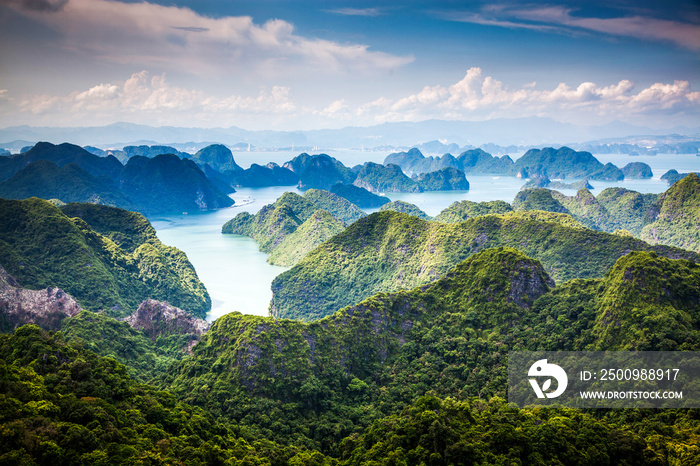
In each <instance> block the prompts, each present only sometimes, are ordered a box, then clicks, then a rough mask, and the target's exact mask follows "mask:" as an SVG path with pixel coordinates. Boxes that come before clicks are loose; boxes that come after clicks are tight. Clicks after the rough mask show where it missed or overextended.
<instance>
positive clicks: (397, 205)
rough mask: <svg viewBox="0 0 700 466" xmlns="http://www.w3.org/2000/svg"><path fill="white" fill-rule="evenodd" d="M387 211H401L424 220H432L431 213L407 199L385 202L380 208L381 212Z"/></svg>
mask: <svg viewBox="0 0 700 466" xmlns="http://www.w3.org/2000/svg"><path fill="white" fill-rule="evenodd" d="M385 211H391V212H401V213H404V214H407V215H412V216H414V217H418V218H422V219H423V220H430V215H428V214H426V213H425V212H423V211H422V210H421V209H420V208H419V207H418V206H417V205H415V204H411V203H410V202H406V201H394V202H390V203H389V204H384V205H383V206H382V207H381V208H380V209H379V212H385Z"/></svg>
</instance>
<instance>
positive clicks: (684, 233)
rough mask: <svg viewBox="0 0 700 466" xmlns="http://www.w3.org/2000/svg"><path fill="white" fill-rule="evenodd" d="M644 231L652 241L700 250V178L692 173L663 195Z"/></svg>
mask: <svg viewBox="0 0 700 466" xmlns="http://www.w3.org/2000/svg"><path fill="white" fill-rule="evenodd" d="M650 216H651V218H650V219H649V220H651V222H650V223H649V224H647V225H646V226H645V227H644V228H643V229H642V232H641V238H642V239H644V240H645V241H648V242H650V243H653V244H656V243H660V244H668V245H671V246H677V247H679V248H683V249H688V250H690V251H696V252H700V177H698V175H697V174H695V173H689V174H688V175H687V176H686V177H684V178H682V179H680V180H679V181H677V182H676V183H675V184H674V185H673V186H671V187H670V188H669V189H668V190H667V191H666V192H664V193H663V194H661V195H660V196H659V198H658V201H657V202H656V204H655V205H654V206H653V207H652V209H651V212H650Z"/></svg>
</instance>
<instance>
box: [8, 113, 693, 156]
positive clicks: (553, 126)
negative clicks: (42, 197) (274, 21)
mask: <svg viewBox="0 0 700 466" xmlns="http://www.w3.org/2000/svg"><path fill="white" fill-rule="evenodd" d="M670 134H677V135H684V136H686V137H687V136H693V137H697V138H700V127H694V128H688V127H678V128H672V129H664V130H657V129H652V128H649V127H644V126H634V125H630V124H627V123H622V122H612V123H608V124H605V125H600V126H583V125H575V124H572V123H562V122H559V121H556V120H553V119H551V118H540V117H529V118H511V119H508V118H499V119H492V120H486V121H446V120H427V121H422V122H400V123H384V124H381V125H376V126H368V127H346V128H342V129H324V130H311V131H249V130H245V129H242V128H238V127H235V126H232V127H229V128H184V127H174V126H161V127H153V126H144V125H136V124H131V123H114V124H111V125H107V126H94V127H33V126H14V127H8V128H4V129H0V148H5V149H11V150H12V151H13V152H16V151H19V149H21V148H22V147H24V146H27V145H33V144H34V143H36V142H38V141H49V142H53V143H62V142H71V143H73V144H79V145H87V144H90V145H94V146H98V147H103V148H106V147H123V146H125V145H143V144H149V145H153V144H171V145H175V146H176V147H177V148H178V149H179V150H189V151H192V152H194V151H197V150H199V149H201V148H202V147H205V146H206V145H209V144H211V143H214V142H218V143H222V144H226V145H229V146H238V147H239V148H241V149H246V148H247V147H248V145H249V144H250V146H251V147H256V148H276V149H283V148H289V149H291V148H294V149H295V150H310V149H313V148H315V147H318V148H319V149H333V148H358V149H360V148H378V147H384V146H386V147H388V148H395V147H400V146H416V145H420V144H426V143H433V144H432V145H434V146H437V147H436V149H435V150H436V151H440V150H441V149H442V148H441V147H439V146H440V144H435V142H439V141H444V142H446V143H448V144H457V145H459V146H462V147H464V146H470V145H471V146H480V145H484V144H488V143H496V144H500V145H504V146H508V145H515V146H532V145H563V144H568V145H572V144H579V143H583V142H586V141H603V140H605V141H608V142H607V143H608V144H609V143H610V142H615V143H617V144H619V143H620V140H621V139H620V138H627V137H631V136H635V137H636V139H637V140H639V141H644V140H646V139H649V137H652V136H662V135H670ZM640 135H646V136H644V137H642V136H640ZM452 151H453V152H455V151H454V150H452ZM491 152H495V151H491Z"/></svg>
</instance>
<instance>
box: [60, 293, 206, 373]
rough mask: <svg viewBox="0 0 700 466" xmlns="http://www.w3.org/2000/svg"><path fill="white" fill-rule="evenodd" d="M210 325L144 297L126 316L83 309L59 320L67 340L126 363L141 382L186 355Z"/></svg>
mask: <svg viewBox="0 0 700 466" xmlns="http://www.w3.org/2000/svg"><path fill="white" fill-rule="evenodd" d="M208 328H209V324H208V323H207V322H206V321H204V320H202V319H199V318H197V317H194V316H192V315H191V314H188V313H186V312H185V311H183V310H182V309H178V308H176V307H173V306H170V305H169V304H167V303H162V302H159V301H154V300H151V299H147V300H145V301H144V302H142V303H141V305H140V306H139V308H138V309H137V310H136V311H135V312H134V313H133V314H131V315H130V316H128V317H127V318H126V319H123V320H117V319H114V318H112V317H108V316H106V315H104V314H97V313H94V312H88V311H83V312H81V313H80V314H78V315H74V316H72V317H71V318H69V319H65V320H63V322H62V326H60V327H59V329H60V330H61V331H62V332H63V334H64V335H65V337H66V339H67V340H68V341H69V342H73V343H74V344H80V345H83V346H84V347H85V348H87V349H89V350H90V351H94V352H95V353H97V354H99V355H100V356H105V357H110V358H114V359H116V360H117V361H119V362H120V363H122V364H125V365H126V366H127V369H128V371H129V374H130V375H131V376H132V377H134V378H135V379H137V380H140V381H141V382H152V381H155V380H156V379H157V377H158V376H160V375H161V374H163V373H164V372H165V371H166V369H167V367H168V366H169V365H170V364H172V363H173V362H175V361H178V360H180V359H182V358H183V357H185V356H186V355H188V354H189V353H190V350H191V349H192V347H193V346H194V345H195V344H196V343H197V342H198V341H199V339H200V337H201V336H202V334H203V333H204V332H205V331H206V330H207V329H208Z"/></svg>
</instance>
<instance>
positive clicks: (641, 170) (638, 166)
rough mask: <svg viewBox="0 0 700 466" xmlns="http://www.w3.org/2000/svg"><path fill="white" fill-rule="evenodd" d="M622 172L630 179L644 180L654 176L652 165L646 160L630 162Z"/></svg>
mask: <svg viewBox="0 0 700 466" xmlns="http://www.w3.org/2000/svg"><path fill="white" fill-rule="evenodd" d="M622 174H623V175H625V179H628V180H643V179H647V178H651V177H652V176H654V174H653V173H652V171H651V167H650V166H649V165H647V164H646V163H644V162H631V163H628V164H627V165H625V166H624V167H622Z"/></svg>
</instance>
